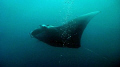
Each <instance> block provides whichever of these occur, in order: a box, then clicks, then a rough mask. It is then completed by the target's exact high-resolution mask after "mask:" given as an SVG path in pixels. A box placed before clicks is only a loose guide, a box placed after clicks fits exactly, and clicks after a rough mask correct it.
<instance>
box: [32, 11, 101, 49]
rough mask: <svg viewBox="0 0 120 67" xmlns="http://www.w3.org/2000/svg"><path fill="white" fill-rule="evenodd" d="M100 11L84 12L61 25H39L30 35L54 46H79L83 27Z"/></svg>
mask: <svg viewBox="0 0 120 67" xmlns="http://www.w3.org/2000/svg"><path fill="white" fill-rule="evenodd" d="M98 13H100V11H95V12H91V13H88V14H84V15H82V16H80V17H77V18H75V19H72V20H70V21H68V22H67V23H65V24H63V25H61V26H52V25H40V26H39V28H37V29H35V30H33V31H32V32H31V33H30V35H31V36H32V37H34V38H36V39H38V40H39V41H42V42H44V43H46V44H48V45H51V46H55V47H68V48H79V47H81V41H80V40H81V37H82V33H83V32H84V29H85V28H86V26H87V25H88V23H89V22H90V20H91V19H92V18H93V17H94V16H95V15H97V14H98Z"/></svg>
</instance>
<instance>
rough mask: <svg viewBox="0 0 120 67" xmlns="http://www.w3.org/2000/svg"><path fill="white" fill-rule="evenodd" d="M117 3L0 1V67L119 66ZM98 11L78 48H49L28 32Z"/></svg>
mask: <svg viewBox="0 0 120 67" xmlns="http://www.w3.org/2000/svg"><path fill="white" fill-rule="evenodd" d="M119 4H120V1H119V0H59V1H57V0H0V67H119V66H120V65H119V64H120V5H119ZM93 11H101V13H99V14H98V15H97V16H95V17H94V18H93V19H92V20H91V21H90V23H89V24H88V26H87V27H86V29H85V31H84V33H83V35H82V39H81V47H80V48H78V49H72V48H59V47H52V46H49V45H47V44H45V43H43V42H40V41H38V40H36V39H34V38H31V37H30V35H29V33H30V32H31V31H33V30H34V29H35V28H37V27H38V26H39V25H40V24H48V25H55V26H60V25H62V24H64V23H66V22H67V21H69V20H71V19H74V18H76V17H79V16H81V15H83V14H85V13H89V12H93Z"/></svg>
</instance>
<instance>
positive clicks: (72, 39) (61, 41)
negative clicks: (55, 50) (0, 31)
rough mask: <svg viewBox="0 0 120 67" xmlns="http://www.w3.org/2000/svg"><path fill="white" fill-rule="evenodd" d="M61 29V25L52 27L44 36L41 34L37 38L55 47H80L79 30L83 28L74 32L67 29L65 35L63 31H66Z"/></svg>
mask: <svg viewBox="0 0 120 67" xmlns="http://www.w3.org/2000/svg"><path fill="white" fill-rule="evenodd" d="M60 29H61V27H55V28H54V29H50V30H49V31H46V32H45V33H44V35H43V37H42V38H41V37H40V36H37V37H35V38H37V39H38V40H40V41H42V42H44V43H46V44H48V45H51V46H54V47H69V48H79V47H80V38H81V37H80V36H79V35H80V34H79V32H80V31H81V30H76V31H74V32H68V31H67V30H66V32H67V33H66V35H64V34H63V32H65V31H64V30H60ZM81 32H82V31H81ZM76 33H77V34H76ZM68 34H69V35H68ZM74 34H76V35H74Z"/></svg>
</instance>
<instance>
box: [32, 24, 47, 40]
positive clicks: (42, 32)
mask: <svg viewBox="0 0 120 67" xmlns="http://www.w3.org/2000/svg"><path fill="white" fill-rule="evenodd" d="M47 30H48V25H39V27H38V28H37V29H35V30H34V31H32V32H31V33H30V34H31V37H35V38H38V37H39V38H42V37H43V36H45V33H46V31H47Z"/></svg>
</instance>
